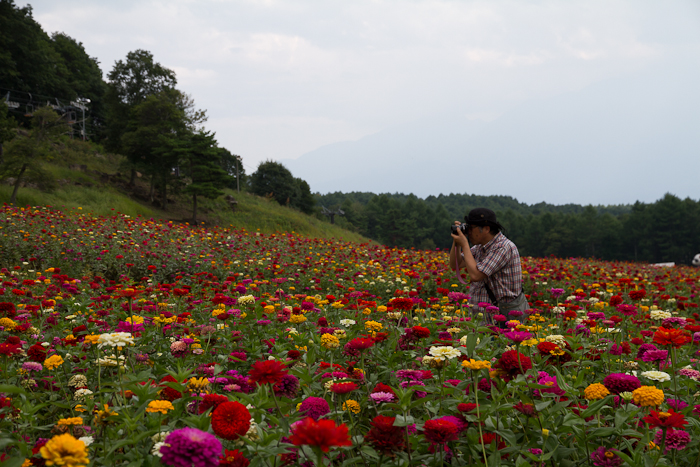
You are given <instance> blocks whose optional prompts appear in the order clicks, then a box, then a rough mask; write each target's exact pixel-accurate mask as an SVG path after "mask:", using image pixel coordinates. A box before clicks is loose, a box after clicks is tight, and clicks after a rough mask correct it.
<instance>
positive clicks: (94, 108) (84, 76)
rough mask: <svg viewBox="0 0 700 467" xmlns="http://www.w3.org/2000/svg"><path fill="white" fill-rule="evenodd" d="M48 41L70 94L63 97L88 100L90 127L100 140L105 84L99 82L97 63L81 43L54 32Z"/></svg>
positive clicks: (99, 74)
mask: <svg viewBox="0 0 700 467" xmlns="http://www.w3.org/2000/svg"><path fill="white" fill-rule="evenodd" d="M51 42H52V45H53V48H54V50H55V51H56V52H57V53H58V54H59V56H60V57H61V58H62V60H63V63H64V66H65V67H64V70H65V73H66V75H65V76H64V77H63V80H64V81H66V83H67V85H68V88H69V89H70V95H67V96H63V97H65V98H68V99H74V98H82V99H87V100H89V101H90V105H89V107H90V120H91V122H92V128H93V131H94V132H95V137H96V139H100V137H101V135H102V132H103V131H104V124H105V107H104V95H105V92H106V90H107V84H106V83H105V82H104V80H103V79H102V70H101V69H100V65H99V61H98V60H97V59H96V58H93V57H90V56H89V55H88V54H87V52H86V51H85V48H84V47H83V44H82V43H81V42H78V41H76V40H75V39H73V38H72V37H70V36H68V35H66V34H64V33H54V34H53V35H52V36H51Z"/></svg>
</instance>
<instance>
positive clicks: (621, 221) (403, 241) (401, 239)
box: [315, 192, 700, 264]
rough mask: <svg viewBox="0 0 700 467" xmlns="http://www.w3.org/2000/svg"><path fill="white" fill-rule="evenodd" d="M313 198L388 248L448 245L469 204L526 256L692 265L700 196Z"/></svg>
mask: <svg viewBox="0 0 700 467" xmlns="http://www.w3.org/2000/svg"><path fill="white" fill-rule="evenodd" d="M315 197H316V201H317V203H318V204H319V205H320V206H323V207H325V208H326V209H328V210H329V211H334V212H337V211H338V210H340V211H343V213H344V215H336V216H335V222H336V223H337V224H339V225H341V226H344V227H346V228H348V229H351V230H355V231H357V232H358V233H360V234H362V235H365V236H367V237H369V238H372V239H375V240H377V241H379V242H381V243H384V244H386V245H389V246H399V247H405V248H410V247H415V248H419V249H432V248H436V247H437V248H447V247H449V246H450V245H451V238H450V235H449V232H450V230H449V227H450V224H451V223H452V222H453V221H455V220H463V219H464V216H465V215H466V214H467V213H468V212H469V211H470V210H471V209H473V208H476V207H487V208H489V209H492V210H494V211H495V212H496V214H497V215H498V219H499V221H500V223H501V224H503V226H504V227H505V229H506V230H505V234H506V236H507V237H508V238H510V239H511V240H513V241H514V242H515V244H516V245H517V246H518V249H519V250H520V254H521V255H524V256H537V257H541V256H548V255H554V256H558V257H595V258H600V259H606V260H630V261H647V262H652V263H657V262H670V261H673V262H676V263H682V264H690V261H691V260H692V258H693V256H694V255H695V254H697V253H699V252H700V201H695V200H692V199H690V198H686V199H684V200H681V199H680V198H678V197H677V196H674V195H672V194H666V195H665V196H664V197H663V198H661V199H660V200H658V201H656V202H654V203H641V202H636V203H635V204H633V205H616V206H581V205H576V204H567V205H561V206H556V205H551V204H547V203H539V204H534V205H527V204H525V203H520V202H518V201H517V200H515V199H514V198H512V197H509V196H478V195H468V194H450V195H440V196H429V197H428V198H426V199H421V198H418V197H416V196H414V195H404V194H380V195H376V194H373V193H347V194H343V193H339V192H336V193H330V194H327V195H320V194H317V195H315Z"/></svg>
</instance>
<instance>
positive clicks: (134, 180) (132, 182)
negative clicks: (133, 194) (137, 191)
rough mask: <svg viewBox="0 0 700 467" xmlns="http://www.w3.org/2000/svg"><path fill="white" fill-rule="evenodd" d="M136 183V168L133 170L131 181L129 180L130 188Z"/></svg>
mask: <svg viewBox="0 0 700 467" xmlns="http://www.w3.org/2000/svg"><path fill="white" fill-rule="evenodd" d="M134 183H136V169H135V168H134V167H132V168H131V179H130V180H129V186H134Z"/></svg>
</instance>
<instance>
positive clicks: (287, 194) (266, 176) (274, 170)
mask: <svg viewBox="0 0 700 467" xmlns="http://www.w3.org/2000/svg"><path fill="white" fill-rule="evenodd" d="M298 189H299V186H298V184H297V182H296V181H295V180H294V177H293V176H292V173H291V172H290V171H289V169H287V168H286V167H285V166H284V165H282V164H280V163H279V162H275V161H270V160H268V161H265V162H261V163H260V164H259V165H258V169H257V170H256V171H255V172H253V174H252V175H251V176H250V191H251V192H252V193H253V194H256V195H258V196H269V197H272V198H274V199H275V201H277V202H278V203H279V204H281V205H283V206H288V205H289V204H290V203H291V202H292V200H293V199H294V198H295V197H296V196H297V190H298Z"/></svg>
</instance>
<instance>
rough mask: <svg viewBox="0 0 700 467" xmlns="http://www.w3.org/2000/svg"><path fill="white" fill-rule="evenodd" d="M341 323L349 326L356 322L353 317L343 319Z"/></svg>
mask: <svg viewBox="0 0 700 467" xmlns="http://www.w3.org/2000/svg"><path fill="white" fill-rule="evenodd" d="M340 324H342V325H343V326H345V327H346V328H349V327H350V326H352V325H353V324H355V320H353V319H341V320H340Z"/></svg>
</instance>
